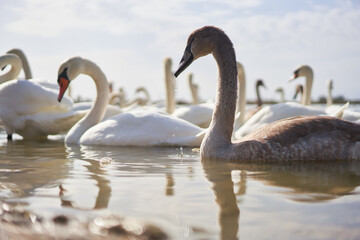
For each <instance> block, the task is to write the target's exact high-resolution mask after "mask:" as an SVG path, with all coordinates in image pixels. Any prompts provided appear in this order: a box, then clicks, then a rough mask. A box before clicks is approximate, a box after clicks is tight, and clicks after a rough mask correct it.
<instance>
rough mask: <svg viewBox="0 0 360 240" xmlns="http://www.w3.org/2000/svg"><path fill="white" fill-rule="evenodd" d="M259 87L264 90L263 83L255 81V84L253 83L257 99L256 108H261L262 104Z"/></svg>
mask: <svg viewBox="0 0 360 240" xmlns="http://www.w3.org/2000/svg"><path fill="white" fill-rule="evenodd" d="M260 87H263V88H266V86H265V84H264V81H263V80H262V79H258V80H256V83H255V90H256V97H257V100H256V105H257V106H258V108H261V107H262V104H263V102H262V99H261V96H260Z"/></svg>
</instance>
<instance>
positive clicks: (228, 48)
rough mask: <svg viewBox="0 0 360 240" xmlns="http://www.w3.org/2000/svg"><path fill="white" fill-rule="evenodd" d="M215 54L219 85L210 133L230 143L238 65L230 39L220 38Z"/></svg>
mask: <svg viewBox="0 0 360 240" xmlns="http://www.w3.org/2000/svg"><path fill="white" fill-rule="evenodd" d="M220 40H221V41H219V43H220V44H221V45H220V44H219V46H218V47H217V48H216V49H215V50H214V52H213V55H214V58H215V60H216V62H217V65H218V71H219V75H218V87H217V95H216V101H215V109H214V113H213V117H212V121H211V124H210V129H209V133H211V132H216V137H217V138H218V139H219V140H220V141H222V142H223V143H230V142H231V136H232V131H233V124H234V118H235V111H236V98H237V67H236V58H235V51H234V48H233V46H232V43H231V42H230V40H229V39H227V38H225V39H220Z"/></svg>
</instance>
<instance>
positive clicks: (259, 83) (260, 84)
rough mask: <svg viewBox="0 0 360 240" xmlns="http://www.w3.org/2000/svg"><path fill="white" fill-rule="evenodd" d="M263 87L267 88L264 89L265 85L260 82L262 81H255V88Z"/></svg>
mask: <svg viewBox="0 0 360 240" xmlns="http://www.w3.org/2000/svg"><path fill="white" fill-rule="evenodd" d="M260 86H261V87H263V88H267V87H266V85H265V83H264V81H263V80H262V79H258V80H257V81H256V87H257V88H258V87H260Z"/></svg>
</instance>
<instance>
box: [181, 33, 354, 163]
mask: <svg viewBox="0 0 360 240" xmlns="http://www.w3.org/2000/svg"><path fill="white" fill-rule="evenodd" d="M210 53H211V54H212V55H213V56H214V58H215V60H216V62H217V65H218V69H219V76H218V87H217V96H216V103H215V109H214V113H213V117H212V121H211V124H210V126H209V129H208V130H207V133H206V135H205V137H204V139H203V141H202V143H201V146H200V155H201V158H202V159H203V160H209V159H217V160H230V161H291V160H360V125H359V124H355V123H352V122H348V121H344V120H341V119H338V118H334V117H328V116H307V117H292V118H286V119H282V120H279V121H276V122H274V123H271V124H268V125H267V126H264V127H262V128H261V129H259V130H257V131H255V132H253V133H251V134H249V135H247V136H246V137H244V138H242V139H240V140H238V141H237V142H234V143H233V142H231V135H232V131H233V123H234V116H235V111H236V97H237V90H236V89H237V80H236V78H237V67H236V57H235V51H234V48H233V45H232V42H231V40H230V39H229V38H228V36H227V35H226V34H225V33H224V32H223V31H222V30H221V29H219V28H216V27H212V26H205V27H203V28H200V29H198V30H195V31H194V32H193V33H192V34H191V35H190V36H189V38H188V42H187V47H186V49H185V52H184V55H183V57H182V59H181V62H180V65H179V68H178V70H177V71H176V72H175V76H176V77H177V76H178V75H179V74H180V73H181V72H182V71H183V70H184V69H186V68H187V67H188V66H189V65H190V64H191V63H192V62H193V61H194V60H196V59H198V58H199V57H202V56H205V55H208V54H210Z"/></svg>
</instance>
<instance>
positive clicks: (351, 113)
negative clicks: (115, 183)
mask: <svg viewBox="0 0 360 240" xmlns="http://www.w3.org/2000/svg"><path fill="white" fill-rule="evenodd" d="M333 86H334V85H333V80H332V79H329V80H328V81H326V88H327V97H326V105H327V107H326V109H325V111H326V113H327V114H329V115H331V114H334V113H335V112H338V111H339V109H341V106H340V105H333V99H332V94H331V91H332V89H333ZM342 119H344V120H348V121H351V122H356V121H359V120H360V112H359V111H355V110H351V109H345V110H344V113H343V115H342Z"/></svg>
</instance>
